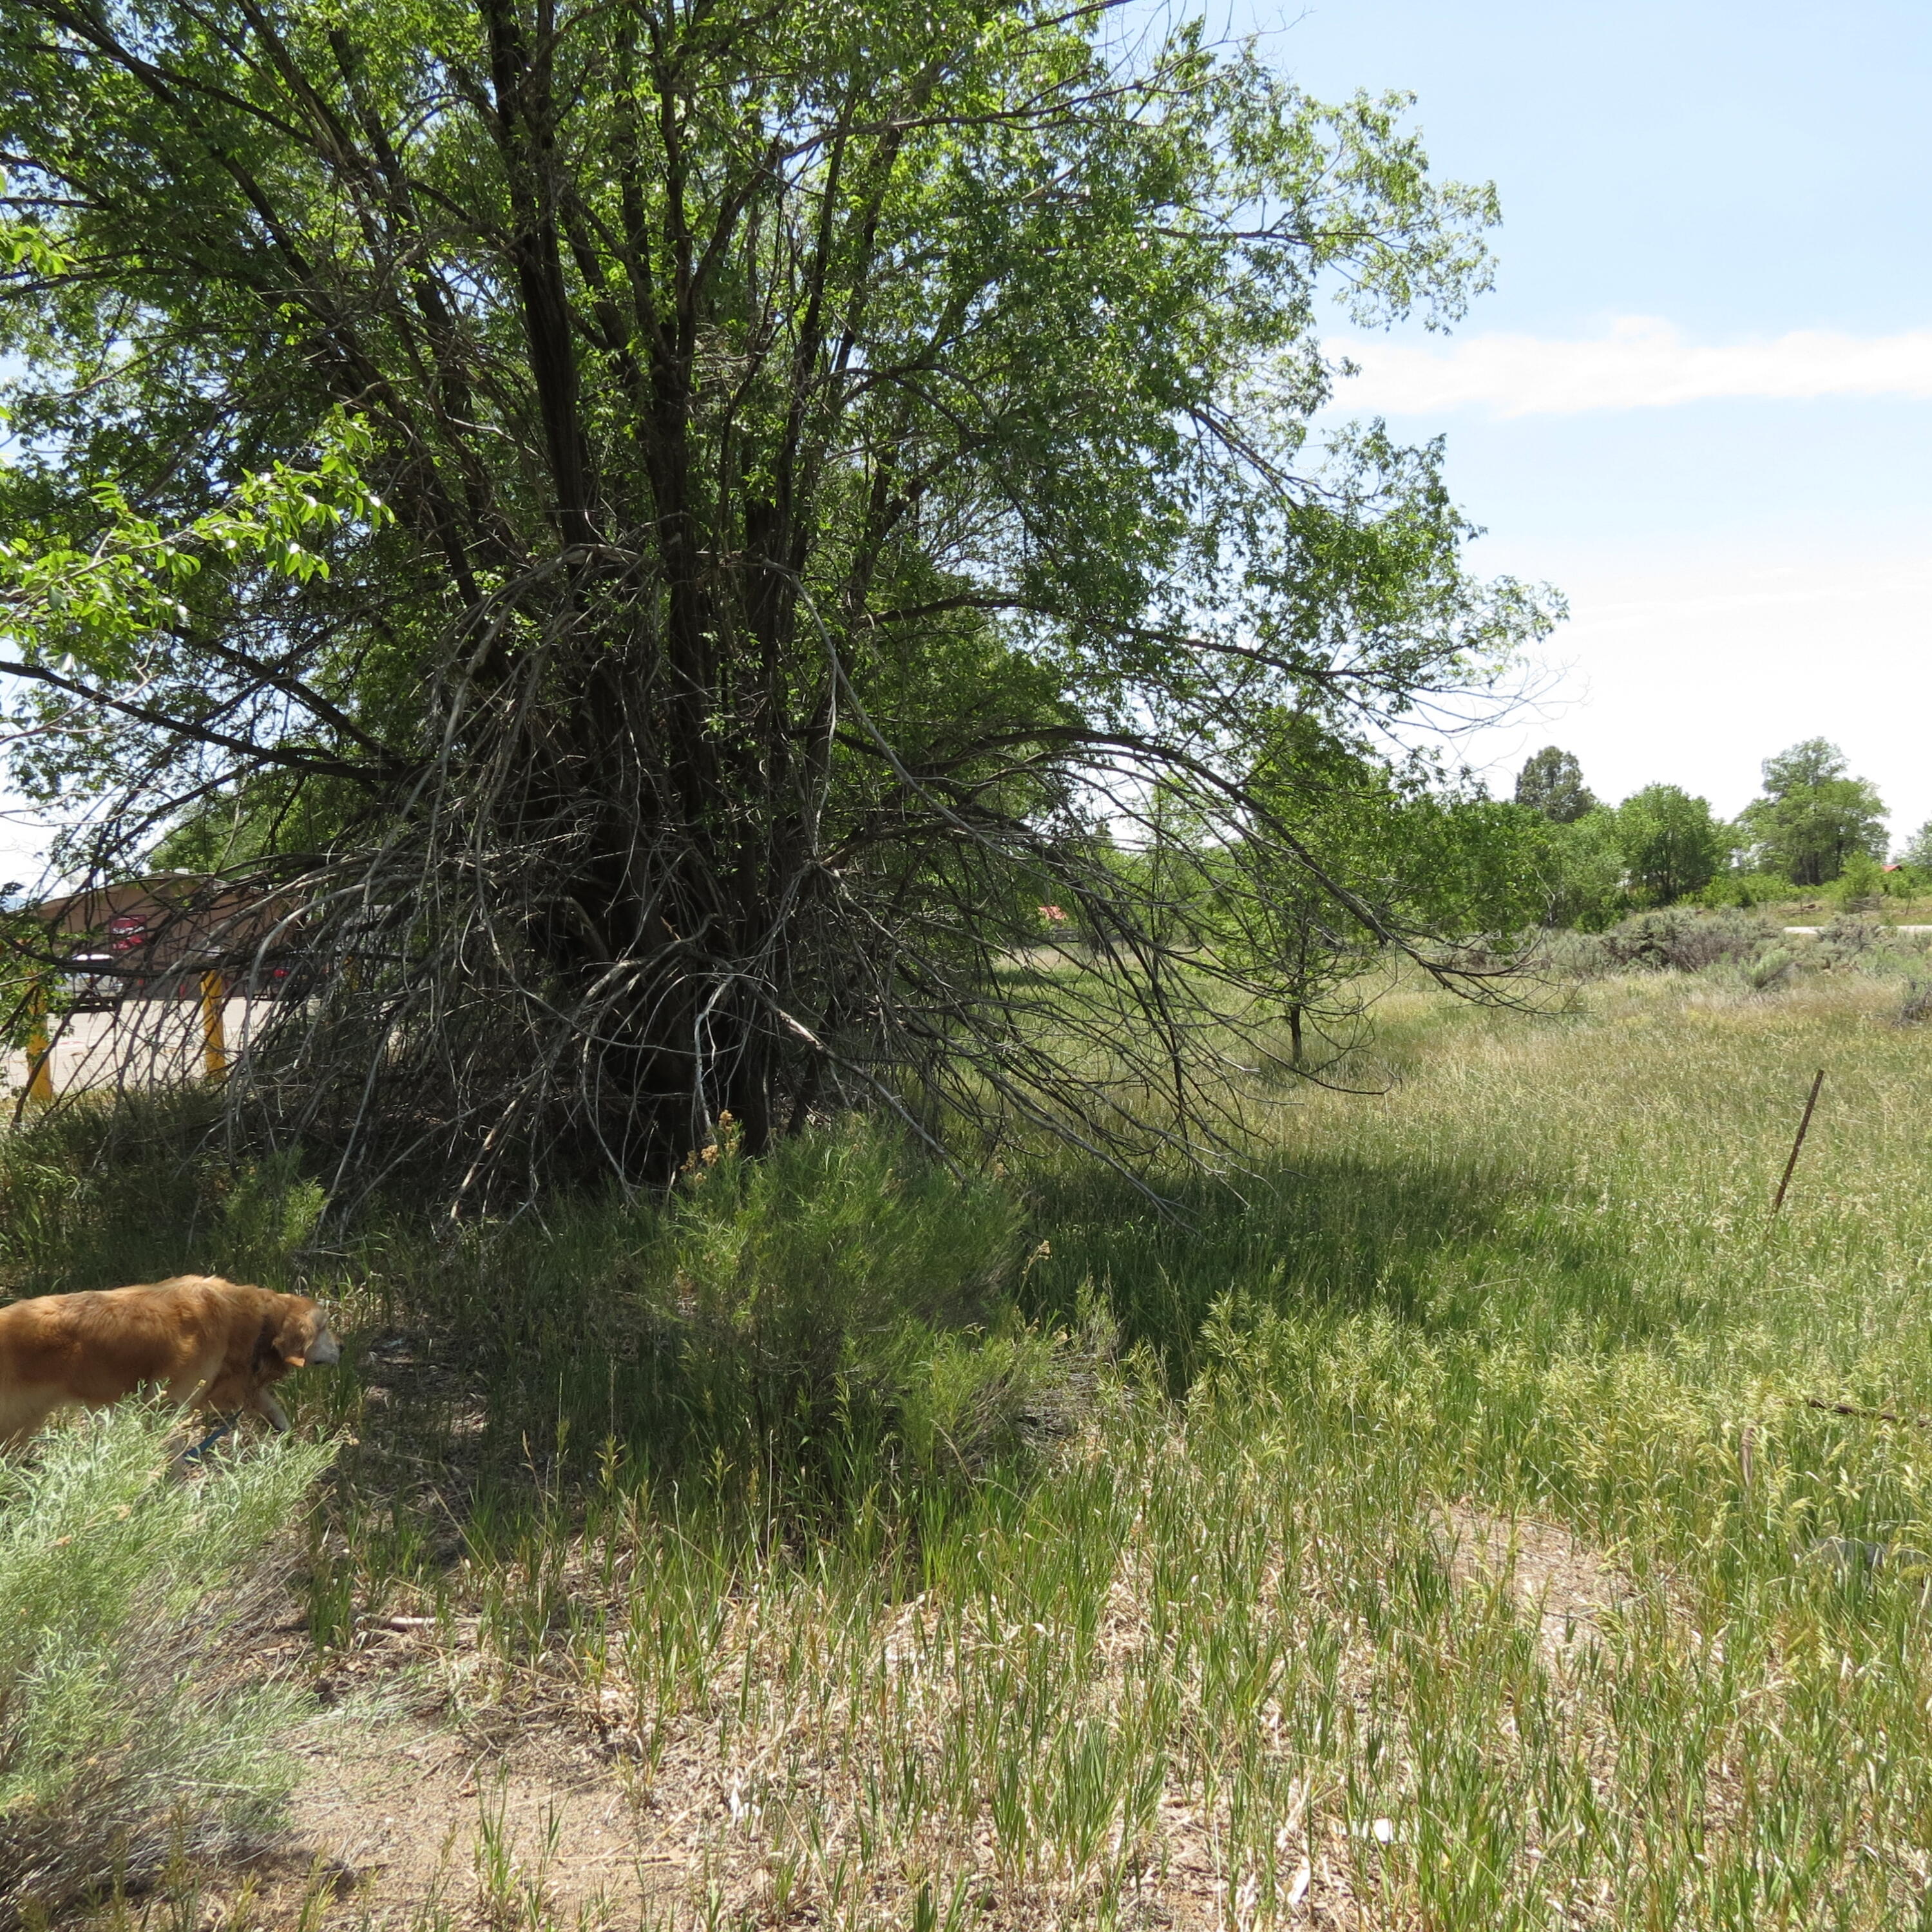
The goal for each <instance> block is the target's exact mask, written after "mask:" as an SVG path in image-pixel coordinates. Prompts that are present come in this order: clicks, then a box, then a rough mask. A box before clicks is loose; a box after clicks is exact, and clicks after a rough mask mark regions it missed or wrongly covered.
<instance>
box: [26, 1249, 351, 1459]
mask: <svg viewBox="0 0 1932 1932" xmlns="http://www.w3.org/2000/svg"><path fill="white" fill-rule="evenodd" d="M341 1356H342V1350H341V1346H340V1345H339V1344H338V1343H337V1341H336V1339H335V1337H334V1336H333V1335H332V1334H330V1333H329V1324H328V1322H327V1321H326V1319H324V1317H323V1312H322V1310H320V1308H318V1307H317V1306H316V1304H314V1302H313V1301H310V1299H309V1298H308V1296H307V1295H277V1294H276V1293H275V1292H273V1290H272V1289H266V1288H254V1287H251V1286H248V1285H246V1284H245V1283H240V1282H233V1281H223V1280H221V1279H220V1277H218V1276H216V1275H211V1274H181V1275H176V1276H175V1277H174V1278H173V1279H172V1280H170V1281H159V1282H154V1283H150V1284H148V1285H147V1286H142V1287H139V1288H110V1289H93V1290H91V1291H89V1292H87V1293H86V1294H82V1295H38V1296H36V1297H34V1298H33V1299H31V1300H30V1301H17V1302H15V1303H13V1304H12V1305H11V1306H10V1307H6V1308H0V1442H13V1443H18V1442H24V1441H26V1439H27V1438H28V1436H31V1435H32V1434H33V1433H34V1430H37V1428H39V1427H40V1424H42V1423H43V1422H44V1421H46V1419H47V1418H48V1417H49V1415H52V1413H53V1412H54V1411H55V1409H65V1408H66V1407H68V1406H69V1405H71V1404H78V1405H79V1406H81V1407H83V1408H85V1409H101V1408H104V1407H105V1406H107V1404H108V1403H113V1402H118V1400H120V1399H121V1397H123V1396H124V1395H131V1394H133V1392H134V1391H135V1390H136V1389H138V1388H143V1387H145V1388H152V1389H156V1390H158V1391H160V1392H161V1393H163V1394H165V1395H166V1397H167V1398H168V1400H169V1401H170V1402H174V1403H179V1404H181V1406H182V1407H183V1408H191V1409H202V1410H206V1411H209V1412H214V1413H216V1414H220V1413H221V1412H225V1411H228V1410H232V1409H253V1410H254V1412H256V1414H257V1415H264V1416H266V1417H267V1418H268V1419H269V1421H270V1422H271V1423H272V1424H274V1426H275V1428H277V1429H278V1430H286V1429H287V1427H288V1426H289V1418H288V1417H287V1415H285V1414H284V1412H283V1409H282V1406H281V1403H278V1401H276V1400H275V1397H274V1396H273V1395H272V1394H271V1393H270V1386H271V1385H272V1384H273V1383H275V1382H280V1381H281V1379H282V1378H283V1376H285V1375H287V1373H289V1371H290V1370H291V1369H299V1368H303V1367H306V1366H307V1365H308V1364H309V1363H311V1362H323V1363H328V1362H335V1361H340V1360H341Z"/></svg>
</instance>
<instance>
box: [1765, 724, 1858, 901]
mask: <svg viewBox="0 0 1932 1932" xmlns="http://www.w3.org/2000/svg"><path fill="white" fill-rule="evenodd" d="M1738 826H1739V830H1740V832H1742V834H1743V835H1744V837H1745V840H1746V841H1747V842H1748V846H1749V848H1750V851H1751V857H1752V859H1753V861H1754V863H1755V864H1756V865H1758V866H1759V867H1760V868H1761V869H1762V870H1763V871H1772V872H1782V873H1783V874H1784V876H1785V877H1787V879H1789V880H1790V881H1791V882H1792V883H1793V885H1796V886H1822V885H1825V884H1826V883H1829V881H1830V880H1833V879H1835V878H1836V877H1838V874H1840V873H1841V872H1842V871H1843V870H1844V869H1845V862H1846V859H1849V858H1850V857H1851V856H1852V853H1855V852H1863V853H1867V854H1869V855H1870V856H1871V857H1873V858H1874V859H1882V858H1883V857H1884V856H1885V805H1884V803H1883V802H1882V800H1881V799H1880V798H1879V795H1878V791H1877V789H1876V787H1875V786H1873V784H1870V781H1868V780H1867V779H1864V778H1853V777H1852V776H1851V775H1850V766H1849V765H1848V764H1847V763H1846V759H1845V754H1844V753H1843V752H1842V751H1840V750H1839V748H1838V746H1837V745H1834V744H1832V742H1830V741H1829V739H1824V738H1807V739H1805V741H1804V742H1802V744H1797V745H1793V746H1792V747H1791V748H1790V750H1789V751H1781V752H1779V753H1778V756H1777V757H1775V758H1767V759H1766V760H1765V761H1764V793H1763V796H1762V797H1760V798H1755V799H1753V800H1752V801H1751V803H1750V804H1749V805H1746V806H1745V808H1744V811H1742V813H1741V814H1739V820H1738Z"/></svg>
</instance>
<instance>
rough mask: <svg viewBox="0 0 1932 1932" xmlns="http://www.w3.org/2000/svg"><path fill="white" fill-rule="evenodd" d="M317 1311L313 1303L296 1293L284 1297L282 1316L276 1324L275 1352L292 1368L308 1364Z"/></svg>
mask: <svg viewBox="0 0 1932 1932" xmlns="http://www.w3.org/2000/svg"><path fill="white" fill-rule="evenodd" d="M315 1329H316V1322H315V1313H314V1307H313V1306H312V1305H311V1304H308V1303H305V1302H303V1301H299V1300H298V1299H297V1298H296V1297H295V1296H294V1295H287V1296H284V1298H283V1305H282V1312H281V1319H280V1320H279V1321H278V1322H277V1323H276V1324H275V1353H276V1354H277V1355H279V1356H281V1358H282V1360H283V1361H284V1362H286V1363H287V1364H288V1366H289V1367H290V1368H292V1369H302V1368H306V1367H308V1350H309V1344H310V1343H311V1342H313V1341H314V1340H315Z"/></svg>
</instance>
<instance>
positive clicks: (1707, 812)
mask: <svg viewBox="0 0 1932 1932" xmlns="http://www.w3.org/2000/svg"><path fill="white" fill-rule="evenodd" d="M1616 836H1617V847H1618V850H1619V852H1620V853H1622V857H1623V862H1624V869H1625V872H1626V873H1627V874H1628V876H1629V877H1630V880H1631V883H1633V884H1634V886H1636V887H1637V889H1638V890H1639V891H1640V892H1641V893H1642V894H1643V897H1644V898H1646V899H1648V900H1649V901H1650V903H1651V904H1653V905H1669V904H1671V903H1672V902H1673V901H1674V900H1677V899H1681V898H1683V897H1685V895H1686V894H1687V893H1690V892H1700V891H1702V890H1703V888H1704V887H1705V886H1708V885H1709V883H1711V881H1712V880H1713V879H1714V878H1715V877H1717V875H1718V868H1719V867H1720V866H1721V865H1723V864H1724V859H1725V857H1726V856H1727V846H1728V844H1729V840H1728V838H1727V835H1726V833H1725V831H1724V827H1723V826H1721V825H1720V824H1719V823H1718V821H1717V820H1716V819H1715V818H1714V817H1712V814H1711V807H1710V803H1709V800H1708V799H1701V798H1693V797H1692V796H1691V795H1690V793H1688V792H1687V791H1685V790H1683V789H1682V787H1681V786H1678V785H1673V784H1654V785H1646V786H1645V787H1644V788H1643V790H1641V791H1640V792H1636V793H1632V795H1631V796H1630V797H1628V798H1627V799H1625V800H1624V802H1623V803H1622V805H1619V806H1618V807H1617V811H1616Z"/></svg>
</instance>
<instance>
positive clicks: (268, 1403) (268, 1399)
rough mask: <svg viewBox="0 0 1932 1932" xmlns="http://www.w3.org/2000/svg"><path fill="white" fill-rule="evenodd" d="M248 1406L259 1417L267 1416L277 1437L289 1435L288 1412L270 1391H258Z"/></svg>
mask: <svg viewBox="0 0 1932 1932" xmlns="http://www.w3.org/2000/svg"><path fill="white" fill-rule="evenodd" d="M248 1406H249V1407H250V1408H251V1409H253V1410H254V1412H255V1413H256V1414H257V1415H266V1417H267V1418H269V1424H270V1425H271V1426H272V1427H273V1429H274V1430H275V1433H276V1434H277V1435H278V1436H286V1435H287V1433H289V1418H288V1412H287V1410H286V1409H284V1408H283V1406H281V1403H278V1401H277V1400H275V1397H274V1395H273V1394H272V1393H271V1392H270V1391H269V1390H267V1389H257V1391H255V1393H254V1396H253V1397H251V1399H250V1401H249V1403H248Z"/></svg>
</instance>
